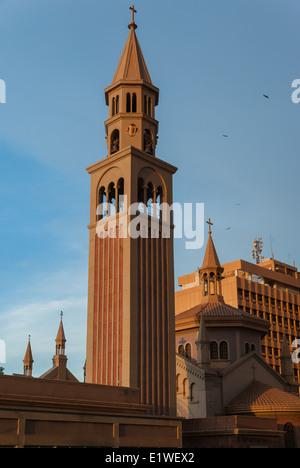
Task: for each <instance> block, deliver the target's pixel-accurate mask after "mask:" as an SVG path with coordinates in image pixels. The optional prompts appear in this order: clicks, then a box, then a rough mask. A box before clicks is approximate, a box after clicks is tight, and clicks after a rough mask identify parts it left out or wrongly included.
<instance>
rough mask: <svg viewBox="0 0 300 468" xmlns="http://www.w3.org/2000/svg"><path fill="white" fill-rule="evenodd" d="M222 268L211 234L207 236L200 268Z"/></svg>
mask: <svg viewBox="0 0 300 468" xmlns="http://www.w3.org/2000/svg"><path fill="white" fill-rule="evenodd" d="M207 268H208V269H211V268H222V267H221V264H220V261H219V257H218V254H217V251H216V248H215V245H214V241H213V239H212V236H211V234H209V236H208V241H207V246H206V251H205V255H204V259H203V264H202V269H203V270H204V269H207Z"/></svg>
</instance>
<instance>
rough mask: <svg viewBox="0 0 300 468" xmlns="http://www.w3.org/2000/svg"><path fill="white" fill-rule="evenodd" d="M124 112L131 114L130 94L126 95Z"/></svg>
mask: <svg viewBox="0 0 300 468" xmlns="http://www.w3.org/2000/svg"><path fill="white" fill-rule="evenodd" d="M126 112H131V96H130V93H127V95H126Z"/></svg>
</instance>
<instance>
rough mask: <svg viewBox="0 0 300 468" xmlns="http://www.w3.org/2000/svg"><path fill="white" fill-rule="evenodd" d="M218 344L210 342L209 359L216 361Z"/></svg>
mask: <svg viewBox="0 0 300 468" xmlns="http://www.w3.org/2000/svg"><path fill="white" fill-rule="evenodd" d="M218 357H219V354H218V343H217V342H216V341H212V342H211V343H210V359H218Z"/></svg>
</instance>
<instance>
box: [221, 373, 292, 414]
mask: <svg viewBox="0 0 300 468" xmlns="http://www.w3.org/2000/svg"><path fill="white" fill-rule="evenodd" d="M269 411H275V412H280V411H289V412H290V411H293V412H295V411H296V412H298V411H299V412H300V398H299V397H297V396H296V395H292V394H291V393H287V392H284V391H283V390H279V389H278V388H273V387H271V386H270V385H267V384H265V383H262V382H259V381H257V380H253V382H252V383H251V384H250V385H249V386H248V387H247V388H246V389H245V390H243V391H242V392H241V393H240V394H239V395H238V396H237V397H235V398H234V399H233V400H232V401H231V403H230V404H229V405H228V406H227V408H226V413H227V414H240V413H263V412H269Z"/></svg>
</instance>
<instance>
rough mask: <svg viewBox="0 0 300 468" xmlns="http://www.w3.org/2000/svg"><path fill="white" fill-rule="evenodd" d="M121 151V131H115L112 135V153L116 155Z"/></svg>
mask: <svg viewBox="0 0 300 468" xmlns="http://www.w3.org/2000/svg"><path fill="white" fill-rule="evenodd" d="M119 149H120V134H119V130H117V129H115V130H114V131H113V132H112V134H111V139H110V153H111V154H114V153H116V152H117V151H119Z"/></svg>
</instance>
